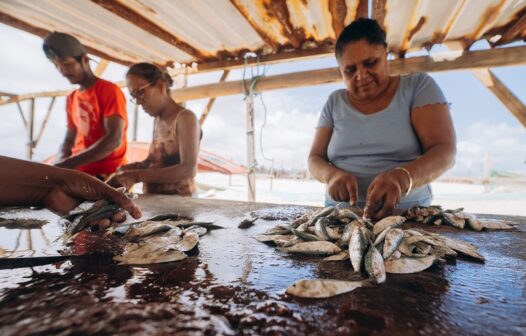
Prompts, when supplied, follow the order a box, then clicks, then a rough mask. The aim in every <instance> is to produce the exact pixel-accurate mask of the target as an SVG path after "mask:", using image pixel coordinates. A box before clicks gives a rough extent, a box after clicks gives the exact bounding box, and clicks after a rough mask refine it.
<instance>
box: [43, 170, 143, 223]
mask: <svg viewBox="0 0 526 336" xmlns="http://www.w3.org/2000/svg"><path fill="white" fill-rule="evenodd" d="M101 199H106V200H108V201H111V202H113V203H115V204H117V205H118V206H120V207H121V208H123V209H124V210H126V211H127V212H128V213H129V214H130V215H131V216H132V217H133V218H136V219H138V218H140V217H141V216H142V214H141V210H140V209H139V207H138V206H137V205H136V204H135V203H134V202H133V201H132V200H130V199H128V198H127V197H126V195H124V194H123V193H122V192H119V191H117V190H115V189H114V188H112V187H110V186H108V185H106V184H105V183H103V182H101V181H99V180H98V179H96V178H95V177H93V176H90V175H88V174H84V173H82V172H78V171H65V173H64V174H62V178H61V179H60V180H59V181H58V182H57V183H56V184H55V186H53V187H52V188H51V189H50V191H49V192H48V193H47V194H46V195H45V196H44V197H43V199H42V204H43V205H44V206H45V207H46V208H48V209H49V210H51V211H53V212H55V213H57V214H59V215H65V214H67V213H69V211H71V210H72V209H74V208H75V207H77V205H79V204H80V203H82V202H83V201H97V200H101ZM125 219H126V214H125V213H124V212H118V213H116V214H114V215H113V216H112V218H111V219H109V218H105V219H101V220H100V221H98V222H95V223H92V224H93V225H97V226H99V228H101V229H104V228H106V227H107V226H109V225H110V223H111V221H116V222H122V221H124V220H125Z"/></svg>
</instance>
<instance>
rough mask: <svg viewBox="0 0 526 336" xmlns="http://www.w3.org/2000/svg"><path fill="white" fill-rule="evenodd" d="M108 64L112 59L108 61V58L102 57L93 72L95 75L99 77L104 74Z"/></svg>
mask: <svg viewBox="0 0 526 336" xmlns="http://www.w3.org/2000/svg"><path fill="white" fill-rule="evenodd" d="M108 64H110V61H108V60H107V59H104V58H101V59H100V62H99V64H98V65H97V67H96V68H95V71H94V72H93V74H94V75H95V76H97V77H100V76H102V74H103V73H104V71H106V68H107V67H108Z"/></svg>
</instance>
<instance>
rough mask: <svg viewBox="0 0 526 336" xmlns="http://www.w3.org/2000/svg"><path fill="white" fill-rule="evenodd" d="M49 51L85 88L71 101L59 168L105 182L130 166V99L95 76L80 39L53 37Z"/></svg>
mask: <svg viewBox="0 0 526 336" xmlns="http://www.w3.org/2000/svg"><path fill="white" fill-rule="evenodd" d="M43 49H44V52H45V54H46V56H47V58H48V59H49V60H51V62H53V64H54V65H55V66H56V67H57V69H58V71H59V72H60V73H61V74H62V75H63V76H64V77H66V78H67V79H68V80H69V82H70V83H71V84H78V85H80V88H79V89H77V90H74V91H73V92H72V93H70V94H69V96H68V97H67V100H66V111H67V126H68V129H67V132H66V138H65V139H64V142H63V143H62V146H61V148H60V152H59V155H58V159H57V162H56V163H55V166H57V167H62V168H72V169H78V170H81V171H83V172H86V173H88V174H91V175H95V176H97V177H99V178H101V179H105V178H106V177H107V176H108V175H109V174H111V173H114V172H115V171H116V170H117V168H118V167H119V166H122V165H124V164H125V163H126V162H125V154H126V129H127V127H128V116H127V113H126V99H125V97H124V94H123V93H122V91H121V90H120V88H119V87H118V86H117V85H115V84H113V83H111V82H108V81H106V80H104V79H101V78H97V77H96V76H95V75H94V74H93V72H92V71H91V68H90V66H89V59H88V55H87V52H86V48H85V47H84V46H83V45H82V44H81V43H80V42H79V40H77V39H76V38H75V37H73V36H71V35H68V34H64V33H58V32H54V33H51V34H50V35H48V36H47V37H46V38H45V39H44V45H43Z"/></svg>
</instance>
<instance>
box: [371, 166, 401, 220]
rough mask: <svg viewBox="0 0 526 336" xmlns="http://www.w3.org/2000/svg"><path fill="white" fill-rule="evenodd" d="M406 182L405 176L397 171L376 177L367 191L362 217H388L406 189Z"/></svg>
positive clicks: (390, 171)
mask: <svg viewBox="0 0 526 336" xmlns="http://www.w3.org/2000/svg"><path fill="white" fill-rule="evenodd" d="M406 180H407V175H405V173H404V172H403V171H401V170H399V169H393V170H389V171H387V172H383V173H381V174H379V175H377V176H376V177H375V178H374V180H373V181H372V182H371V184H370V185H369V188H368V189H367V200H366V203H365V208H364V217H365V218H369V219H382V218H384V217H387V216H390V215H391V214H392V213H393V210H394V209H395V208H396V206H397V205H398V204H399V203H400V199H401V198H402V193H403V191H404V190H406V189H407V182H408V181H406Z"/></svg>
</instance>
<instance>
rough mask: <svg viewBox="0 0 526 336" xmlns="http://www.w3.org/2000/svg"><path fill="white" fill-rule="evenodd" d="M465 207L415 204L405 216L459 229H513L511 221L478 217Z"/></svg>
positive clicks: (425, 222) (420, 221) (416, 220)
mask: <svg viewBox="0 0 526 336" xmlns="http://www.w3.org/2000/svg"><path fill="white" fill-rule="evenodd" d="M463 210H464V209H463V208H459V209H455V210H443V209H442V207H441V206H440V205H431V206H429V207H420V206H414V207H412V208H409V209H407V211H406V212H405V213H404V217H406V218H407V219H408V220H413V221H415V222H419V223H423V224H429V225H442V224H447V225H451V226H454V227H456V228H459V229H464V228H466V227H467V228H470V229H472V230H475V231H482V230H483V229H486V230H509V229H513V226H511V225H510V224H511V222H509V221H505V220H496V219H483V218H477V217H476V216H475V215H473V214H470V213H467V212H464V211H463Z"/></svg>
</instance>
